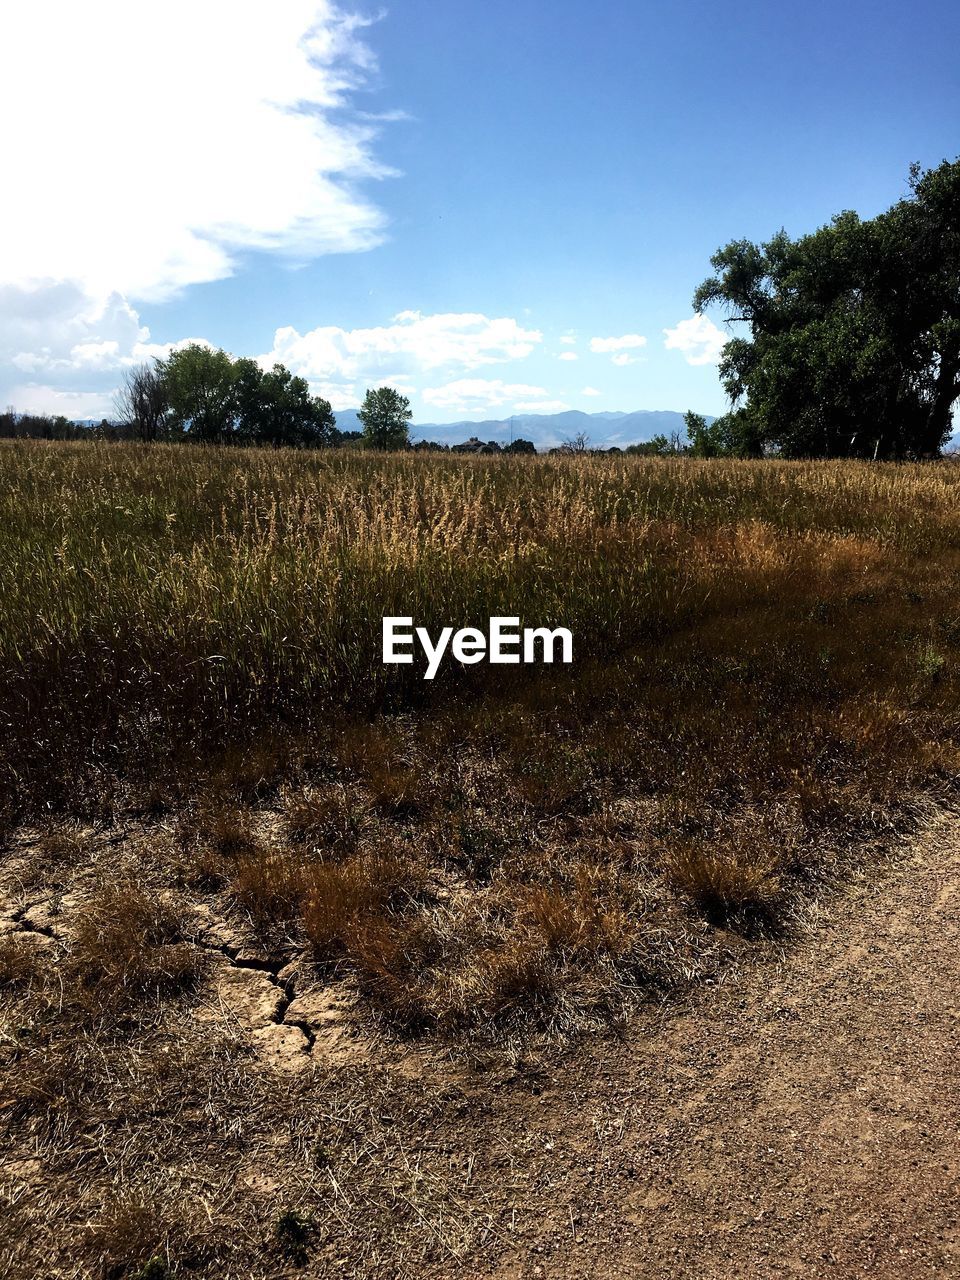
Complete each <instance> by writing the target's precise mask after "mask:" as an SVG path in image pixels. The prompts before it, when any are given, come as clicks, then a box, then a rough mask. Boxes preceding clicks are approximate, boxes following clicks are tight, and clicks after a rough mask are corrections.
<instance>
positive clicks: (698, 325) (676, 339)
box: [663, 315, 730, 365]
mask: <svg viewBox="0 0 960 1280" xmlns="http://www.w3.org/2000/svg"><path fill="white" fill-rule="evenodd" d="M663 333H664V342H663V345H664V346H665V347H666V348H667V350H668V351H680V352H682V353H683V357H684V359H685V360H686V362H687V364H692V365H701V364H716V363H717V361H718V360H719V359H720V354H721V352H722V351H723V348H724V346H725V345H726V344H727V342H728V341H729V340H730V335H729V334H727V333H724V332H723V330H722V329H718V328H717V326H716V325H715V324H714V323H713V321H712V320H711V319H709V317H708V316H704V315H695V316H691V317H690V318H689V320H681V321H680V323H679V324H678V325H677V326H676V327H675V328H673V329H664V331H663Z"/></svg>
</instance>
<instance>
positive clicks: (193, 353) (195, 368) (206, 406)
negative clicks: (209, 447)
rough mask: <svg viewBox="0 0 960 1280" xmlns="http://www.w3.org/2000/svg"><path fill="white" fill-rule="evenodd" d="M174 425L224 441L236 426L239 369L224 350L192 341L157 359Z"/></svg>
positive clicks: (207, 440)
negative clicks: (217, 349)
mask: <svg viewBox="0 0 960 1280" xmlns="http://www.w3.org/2000/svg"><path fill="white" fill-rule="evenodd" d="M158 368H159V370H160V373H161V377H162V378H163V383H164V386H165V388H166V392H167V401H168V403H169V405H170V416H171V421H172V425H173V427H174V429H175V430H176V431H180V432H185V433H186V434H187V435H190V436H193V437H195V438H196V439H197V440H200V441H202V442H203V443H204V444H224V443H225V442H226V441H228V440H229V439H231V438H232V436H233V434H234V431H235V428H236V402H235V397H234V386H235V383H236V378H237V370H236V366H235V365H234V362H233V361H232V360H231V359H230V357H229V356H228V355H227V353H226V352H225V351H215V350H213V349H212V348H211V347H205V346H201V344H200V343H198V342H191V343H190V345H189V346H186V347H181V348H180V350H179V351H172V352H171V353H170V355H169V356H168V357H167V358H166V360H161V361H159V362H158Z"/></svg>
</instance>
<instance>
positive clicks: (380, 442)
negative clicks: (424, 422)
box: [357, 387, 413, 449]
mask: <svg viewBox="0 0 960 1280" xmlns="http://www.w3.org/2000/svg"><path fill="white" fill-rule="evenodd" d="M357 417H358V418H359V419H360V422H361V424H362V426H363V443H364V447H365V448H367V449H405V448H406V447H407V445H408V444H409V443H410V419H411V418H412V417H413V413H412V411H411V409H410V401H409V400H408V399H407V397H406V396H404V395H401V394H400V392H399V391H395V390H394V388H393V387H377V388H376V389H375V390H369V389H368V391H367V394H366V395H365V396H364V397H363V405H362V406H361V408H360V409H359V410H358V412H357Z"/></svg>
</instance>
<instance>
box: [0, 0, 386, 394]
mask: <svg viewBox="0 0 960 1280" xmlns="http://www.w3.org/2000/svg"><path fill="white" fill-rule="evenodd" d="M365 25H367V22H366V20H364V19H361V18H359V17H357V16H354V15H347V14H345V13H344V12H343V11H341V10H340V9H339V8H337V7H336V6H335V5H334V4H333V3H332V2H331V0H286V2H285V3H284V4H283V5H276V4H271V3H268V2H267V0H246V2H245V4H244V5H243V7H242V11H241V9H240V8H238V6H237V5H236V4H232V3H229V2H228V0H206V3H204V4H203V5H196V4H194V3H190V2H188V0H169V3H168V4H166V5H165V6H164V8H163V10H162V12H160V11H158V10H156V8H155V7H154V6H151V5H143V4H130V3H127V2H126V0H90V2H89V3H87V4H84V5H77V4H72V3H63V2H62V0H36V2H35V3H33V4H31V5H6V6H4V7H3V9H2V11H0V40H2V42H3V47H4V48H5V49H7V51H8V54H9V55H10V56H8V58H7V62H6V65H5V69H4V74H3V77H2V78H0V110H2V113H3V118H4V119H5V120H6V121H8V127H7V128H6V129H5V131H4V138H3V141H2V143H0V157H2V161H3V167H4V171H5V173H6V174H7V175H8V178H9V177H11V176H13V177H16V176H17V175H20V176H21V177H22V178H23V179H25V180H23V181H21V182H19V183H17V189H16V198H15V199H9V198H8V199H7V200H5V201H4V206H3V212H2V215H0V222H2V230H3V235H2V236H0V291H2V293H3V308H2V315H3V320H2V322H0V363H2V364H5V365H11V366H13V368H14V369H15V370H17V371H18V372H19V373H21V374H23V375H25V376H26V377H27V378H30V379H31V380H33V379H42V380H43V382H44V383H46V384H48V385H49V388H50V390H51V393H52V392H53V391H55V390H56V388H57V387H63V386H64V385H66V383H67V382H69V385H70V387H71V389H72V390H78V391H83V390H84V381H85V378H86V375H88V374H89V373H92V372H98V371H99V372H100V373H101V374H102V373H103V372H104V371H105V370H107V369H120V368H122V366H123V364H124V363H130V362H131V361H133V360H136V359H140V358H144V357H145V356H148V355H150V354H157V353H161V352H162V350H166V349H167V348H163V349H161V348H151V346H150V343H149V331H148V330H147V329H146V328H145V326H143V325H142V324H141V323H140V320H139V316H138V314H137V311H136V310H135V307H134V305H133V304H134V303H136V302H150V301H159V300H163V299H165V298H169V297H171V296H173V295H175V294H177V293H179V292H181V291H182V290H184V289H185V288H187V287H188V286H191V285H196V284H201V283H205V282H209V281H213V280H218V279H222V278H224V277H226V276H228V275H230V274H232V273H233V272H234V271H235V270H236V268H237V265H238V263H239V262H240V260H241V258H242V256H243V255H244V254H246V253H250V252H260V253H269V254H274V255H278V256H281V257H283V258H285V259H287V260H289V261H292V262H296V261H305V260H307V259H310V258H314V257H316V256H318V255H320V254H325V253H345V252H356V251H361V250H365V249H369V248H372V247H373V246H375V245H377V244H378V243H380V242H381V241H382V239H383V236H384V233H385V226H386V218H385V216H384V215H383V213H382V212H381V211H380V210H379V209H378V208H377V207H376V205H375V204H373V203H372V202H371V201H370V199H369V198H368V197H367V196H366V194H364V191H363V190H362V188H363V187H364V185H365V184H367V183H368V182H370V181H371V180H374V179H379V178H383V177H385V176H387V175H389V174H390V173H391V172H392V171H391V170H389V169H388V168H387V167H386V166H385V165H383V164H382V163H381V162H380V161H379V160H378V159H377V158H376V157H375V156H374V154H373V144H374V141H375V138H376V132H377V122H375V121H373V120H372V119H370V118H369V117H366V116H360V115H359V114H357V113H354V114H352V115H351V113H350V110H349V108H350V106H351V102H352V93H353V91H354V90H356V89H357V88H358V87H359V86H360V85H361V84H362V83H363V82H364V80H365V78H366V77H367V76H369V74H370V73H371V72H373V71H374V70H375V60H374V58H373V55H372V53H371V51H370V49H369V48H368V47H367V46H366V44H365V43H364V42H363V39H362V32H363V28H364V26H365ZM53 30H55V31H56V38H55V39H51V31H53ZM78 58H82V64H83V76H82V80H81V81H80V82H78V79H77V59H78ZM171 86H175V91H174V92H171ZM101 381H102V379H101ZM40 389H42V388H40Z"/></svg>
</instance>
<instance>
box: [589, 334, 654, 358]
mask: <svg viewBox="0 0 960 1280" xmlns="http://www.w3.org/2000/svg"><path fill="white" fill-rule="evenodd" d="M646 345H647V340H646V338H644V337H642V336H641V335H640V334H639V333H624V334H622V335H621V337H619V338H591V339H590V350H591V351H595V352H597V353H599V354H604V353H606V352H611V351H628V350H634V349H635V348H637V347H645V346H646Z"/></svg>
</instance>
